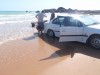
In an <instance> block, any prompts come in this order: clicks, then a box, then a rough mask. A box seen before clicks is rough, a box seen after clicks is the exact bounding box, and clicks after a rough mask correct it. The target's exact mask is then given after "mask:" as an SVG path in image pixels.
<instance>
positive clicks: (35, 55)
mask: <svg viewBox="0 0 100 75" xmlns="http://www.w3.org/2000/svg"><path fill="white" fill-rule="evenodd" d="M0 75H100V51H99V50H95V49H93V48H91V47H89V46H87V45H85V44H82V43H77V42H69V43H59V41H58V38H50V37H48V36H46V35H40V36H38V34H36V33H35V34H34V35H32V36H30V37H26V38H23V39H20V40H15V41H9V42H7V43H4V44H2V45H0Z"/></svg>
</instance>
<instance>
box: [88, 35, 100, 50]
mask: <svg viewBox="0 0 100 75" xmlns="http://www.w3.org/2000/svg"><path fill="white" fill-rule="evenodd" d="M89 44H90V46H92V47H93V48H96V49H100V35H94V36H92V37H90V39H89Z"/></svg>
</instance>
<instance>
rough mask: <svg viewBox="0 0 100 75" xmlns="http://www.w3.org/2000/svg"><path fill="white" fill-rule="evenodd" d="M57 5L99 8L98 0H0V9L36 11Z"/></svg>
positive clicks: (76, 7)
mask: <svg viewBox="0 0 100 75" xmlns="http://www.w3.org/2000/svg"><path fill="white" fill-rule="evenodd" d="M58 7H64V8H66V9H68V8H72V9H79V10H100V0H0V11H26V10H28V11H37V10H42V9H51V8H56V9H57V8H58Z"/></svg>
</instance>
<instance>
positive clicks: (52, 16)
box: [50, 11, 55, 20]
mask: <svg viewBox="0 0 100 75" xmlns="http://www.w3.org/2000/svg"><path fill="white" fill-rule="evenodd" d="M54 18H55V13H54V11H52V13H51V17H50V20H52V19H54Z"/></svg>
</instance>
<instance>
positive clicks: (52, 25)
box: [44, 16, 100, 49]
mask: <svg viewBox="0 0 100 75" xmlns="http://www.w3.org/2000/svg"><path fill="white" fill-rule="evenodd" d="M44 33H46V34H47V35H49V36H51V37H54V36H56V37H59V41H60V42H67V41H78V42H83V43H88V44H89V45H91V46H92V47H94V48H96V49H100V23H99V22H97V21H96V20H94V19H93V18H92V17H90V16H58V17H56V18H54V19H53V20H51V21H50V22H47V23H45V24H44Z"/></svg>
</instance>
